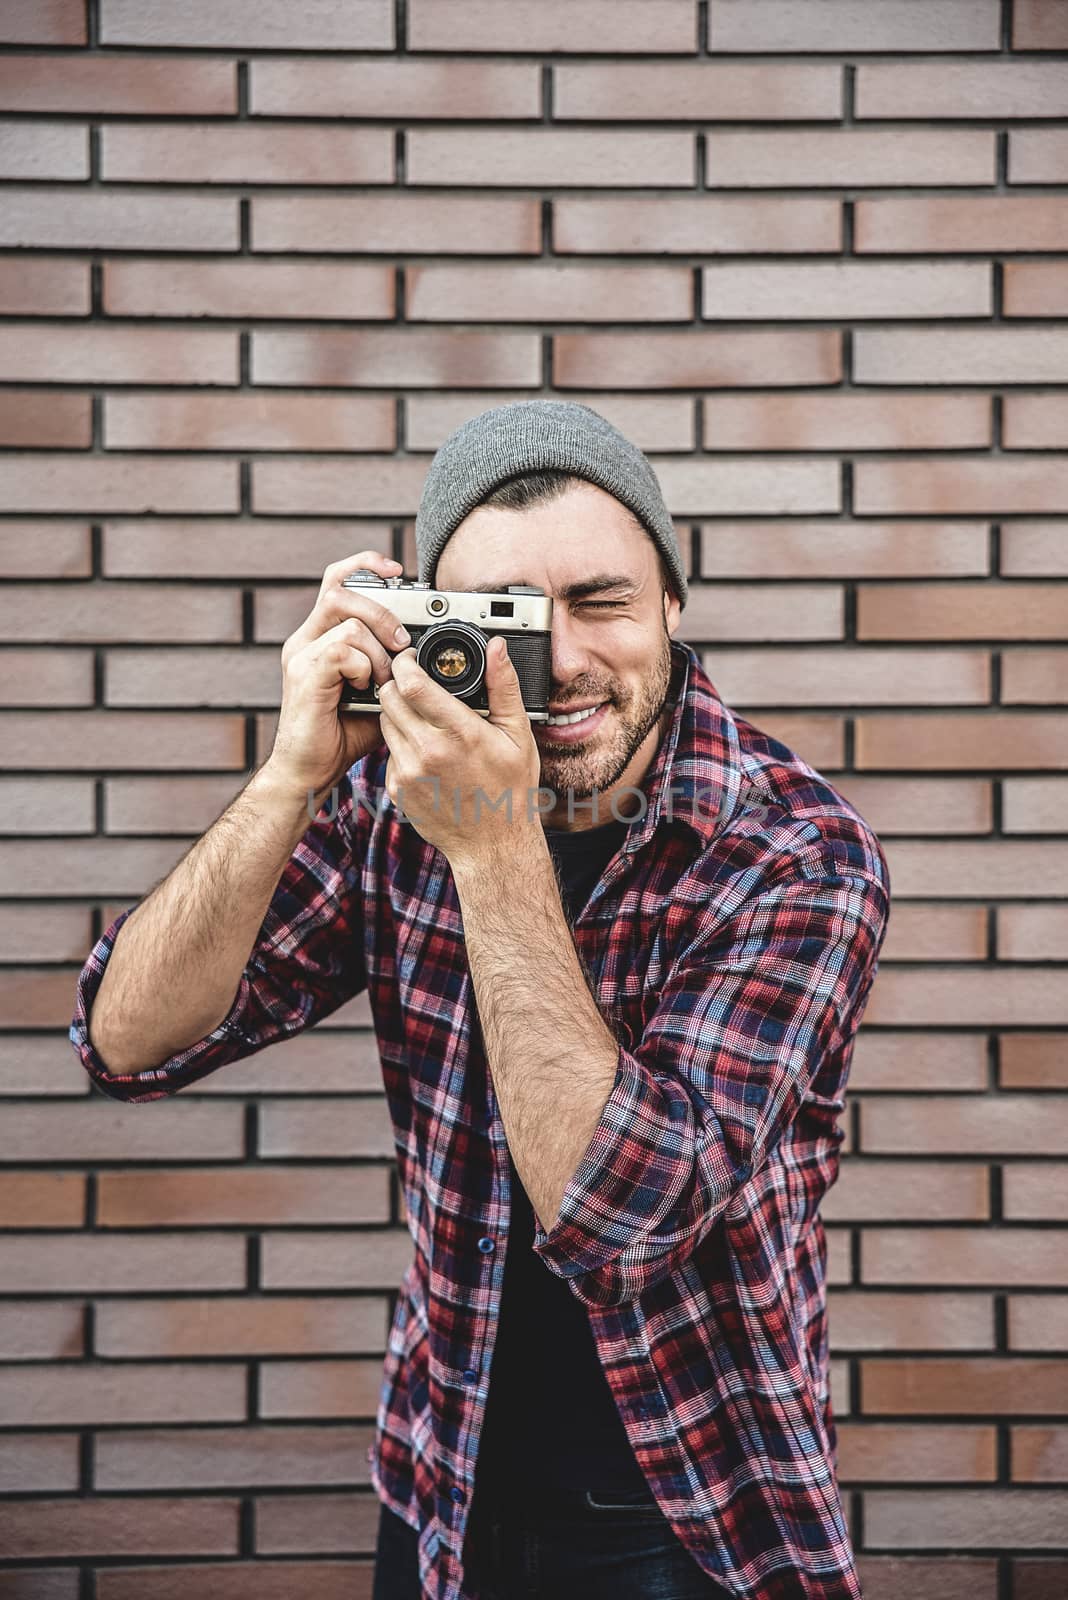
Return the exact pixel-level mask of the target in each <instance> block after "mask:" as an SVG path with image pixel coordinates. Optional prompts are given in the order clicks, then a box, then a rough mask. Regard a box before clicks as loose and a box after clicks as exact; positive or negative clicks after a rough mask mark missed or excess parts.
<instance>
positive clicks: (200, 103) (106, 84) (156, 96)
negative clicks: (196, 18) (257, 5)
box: [0, 54, 237, 116]
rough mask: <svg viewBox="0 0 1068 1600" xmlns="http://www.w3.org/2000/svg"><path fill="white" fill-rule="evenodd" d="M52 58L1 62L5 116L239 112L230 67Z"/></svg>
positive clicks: (171, 60)
mask: <svg viewBox="0 0 1068 1600" xmlns="http://www.w3.org/2000/svg"><path fill="white" fill-rule="evenodd" d="M57 65H58V63H57V59H56V57H55V56H53V55H43V54H42V55H28V54H20V55H17V56H7V57H5V58H3V59H0V104H2V105H3V106H4V109H5V110H7V111H62V112H64V113H69V112H72V111H83V112H85V111H88V112H104V113H107V112H117V113H119V114H120V115H124V114H128V113H135V112H138V111H144V112H148V113H149V114H150V115H151V116H191V115H195V114H201V115H208V116H220V115H223V116H224V115H225V114H226V113H227V112H231V111H236V110H237V76H236V73H235V70H234V64H233V62H231V61H210V60H204V61H197V60H195V59H192V58H189V57H186V58H183V57H181V56H170V57H168V58H166V59H165V60H153V59H152V58H151V57H146V58H142V59H137V58H136V57H135V58H128V57H123V56H96V55H89V54H86V55H84V56H63V57H62V70H61V71H57Z"/></svg>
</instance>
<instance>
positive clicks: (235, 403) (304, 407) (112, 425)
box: [104, 393, 396, 509]
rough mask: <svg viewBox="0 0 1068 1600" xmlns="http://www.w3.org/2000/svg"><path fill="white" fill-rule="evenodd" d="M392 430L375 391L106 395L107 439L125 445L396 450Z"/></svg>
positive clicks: (387, 406)
mask: <svg viewBox="0 0 1068 1600" xmlns="http://www.w3.org/2000/svg"><path fill="white" fill-rule="evenodd" d="M395 432H396V430H395V422H394V407H393V403H392V401H391V400H390V399H389V398H388V396H378V395H349V396H342V395H313V394H299V395H298V394H286V395H281V394H262V393H261V394H246V393H242V394H226V395H205V394H200V393H191V394H166V395H144V394H139V395H109V396H108V398H107V400H106V401H105V406H104V438H105V442H106V444H107V446H108V448H109V449H120V450H332V451H333V450H344V451H351V450H392V449H393V447H394V444H395V443H396V438H395ZM234 509H236V508H234Z"/></svg>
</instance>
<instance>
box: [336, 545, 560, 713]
mask: <svg viewBox="0 0 1068 1600" xmlns="http://www.w3.org/2000/svg"><path fill="white" fill-rule="evenodd" d="M342 587H343V588H345V589H355V590H357V591H360V590H362V591H364V592H366V593H367V594H370V595H371V596H372V598H373V599H375V600H377V602H378V604H379V605H382V606H385V607H386V608H387V610H389V611H391V612H392V613H393V615H394V616H395V617H396V619H397V621H398V622H403V624H404V626H405V627H406V628H407V630H408V632H409V634H410V635H411V640H412V645H413V646H414V648H415V658H416V660H417V661H418V663H419V665H420V666H421V667H422V669H423V671H424V672H426V673H427V674H428V675H429V676H430V677H431V678H433V680H434V682H435V683H440V685H441V687H442V688H443V689H447V690H448V692H449V693H450V694H454V695H456V696H457V697H458V698H459V699H461V700H463V702H464V704H465V705H468V706H470V707H471V709H472V711H477V712H478V713H479V715H480V716H483V717H486V716H489V699H488V695H487V690H486V649H487V646H488V645H489V642H490V640H491V639H492V638H493V636H494V634H498V633H501V634H503V635H504V638H505V643H506V645H507V649H508V654H509V656H510V657H511V660H512V664H513V666H514V667H515V670H516V675H517V677H518V678H519V687H520V690H521V691H522V695H523V705H524V707H525V709H526V713H527V716H528V717H529V718H530V720H531V722H545V721H546V720H547V719H548V716H549V690H550V680H551V634H552V617H553V603H552V598H551V597H550V596H549V595H547V594H546V593H545V591H544V589H537V588H534V587H531V586H529V585H527V584H521V583H512V584H509V586H508V588H507V589H502V590H501V591H500V592H497V591H496V590H495V591H494V592H492V593H489V592H487V593H485V594H483V593H481V592H478V591H473V590H469V589H459V590H457V589H435V588H434V587H433V586H432V585H431V584H429V583H416V582H408V581H406V580H405V579H403V578H380V577H379V576H378V574H377V573H376V572H369V571H367V569H366V568H364V567H361V568H359V569H358V570H357V571H356V572H350V573H349V575H348V577H347V578H343V579H342ZM338 709H339V710H340V711H358V712H372V713H375V712H377V711H378V685H377V684H376V683H375V682H374V680H373V679H372V681H371V682H370V683H369V684H368V686H367V688H366V689H357V688H356V686H355V685H354V684H348V685H346V687H345V688H344V689H343V690H342V692H341V701H340V704H339V707H338Z"/></svg>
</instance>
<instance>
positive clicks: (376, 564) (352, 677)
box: [264, 550, 409, 803]
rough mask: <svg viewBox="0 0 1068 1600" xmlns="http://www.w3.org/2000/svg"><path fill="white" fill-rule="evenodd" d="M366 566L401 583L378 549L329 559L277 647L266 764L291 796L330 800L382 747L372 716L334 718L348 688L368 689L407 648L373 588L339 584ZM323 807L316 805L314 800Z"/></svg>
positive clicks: (393, 565) (389, 670)
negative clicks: (278, 666)
mask: <svg viewBox="0 0 1068 1600" xmlns="http://www.w3.org/2000/svg"><path fill="white" fill-rule="evenodd" d="M361 567H366V568H367V569H369V570H370V571H371V572H376V573H377V574H378V575H379V577H382V578H395V577H399V576H400V574H401V572H402V571H403V568H402V567H401V564H400V562H399V561H394V560H392V559H391V558H390V557H389V556H383V555H380V554H379V553H378V551H377V550H362V551H361V552H360V554H359V555H355V556H348V557H346V559H345V560H344V561H335V562H333V563H332V565H331V566H329V567H327V569H326V571H325V572H324V573H323V581H322V584H321V585H320V588H319V595H318V598H317V599H316V602H315V605H314V606H313V608H312V610H311V613H310V614H309V616H308V617H307V618H306V619H305V621H304V622H302V623H301V625H300V627H299V628H298V629H297V630H296V632H295V633H292V634H290V636H289V638H288V639H287V640H286V642H285V644H284V645H283V646H282V706H281V710H280V712H279V716H278V729H277V732H276V734H275V740H274V745H273V747H272V749H271V753H270V755H269V756H268V758H267V761H266V762H265V763H264V766H265V768H269V769H270V771H271V773H272V774H273V775H274V776H275V777H276V778H278V779H279V780H280V781H281V782H283V783H284V784H285V785H286V787H287V788H289V789H290V790H291V791H292V792H293V793H294V794H300V795H306V794H307V791H308V790H309V789H311V790H313V791H314V793H315V795H316V796H317V797H324V798H325V796H326V795H327V794H329V791H330V789H331V788H332V787H333V785H334V784H335V783H336V782H337V781H338V779H339V778H341V777H342V776H343V775H344V774H345V773H346V772H347V771H348V769H349V768H350V767H351V766H352V764H353V762H355V761H359V760H360V758H361V757H362V756H365V755H367V754H368V752H369V751H371V750H373V749H374V748H375V746H376V745H378V744H380V743H381V742H382V733H381V729H380V726H379V720H378V715H377V713H360V714H356V713H353V712H349V711H346V712H340V711H339V710H338V705H339V703H340V700H341V694H342V690H343V688H344V686H345V684H346V683H350V684H353V685H355V687H356V688H358V689H366V688H368V687H369V685H370V683H371V680H372V678H373V679H374V681H375V682H376V683H378V684H383V683H385V682H386V681H387V679H388V678H390V677H391V676H392V657H393V655H395V654H397V653H398V652H399V651H401V650H403V649H404V647H405V645H406V644H407V643H408V642H409V640H408V638H407V635H404V637H402V638H400V639H398V638H397V636H396V630H397V626H398V624H397V619H396V617H395V616H394V614H393V613H392V612H391V611H389V610H388V609H387V608H386V607H385V606H383V605H379V603H378V601H377V600H375V599H373V598H372V595H373V593H374V591H373V590H368V591H359V590H356V589H345V588H343V587H342V582H341V580H342V579H343V578H345V577H347V576H348V574H349V573H350V572H356V571H357V570H358V569H359V568H361ZM320 803H321V799H320Z"/></svg>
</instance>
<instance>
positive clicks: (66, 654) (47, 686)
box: [0, 646, 93, 832]
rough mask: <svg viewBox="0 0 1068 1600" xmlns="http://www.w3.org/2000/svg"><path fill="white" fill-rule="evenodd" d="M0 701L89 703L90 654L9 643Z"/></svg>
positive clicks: (1, 666)
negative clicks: (24, 647)
mask: <svg viewBox="0 0 1068 1600" xmlns="http://www.w3.org/2000/svg"><path fill="white" fill-rule="evenodd" d="M0 702H3V704H5V706H54V704H59V706H91V704H93V656H91V654H90V651H88V650H51V651H45V650H18V648H11V646H8V648H6V650H3V651H0ZM8 814H10V813H8ZM14 832H21V829H14Z"/></svg>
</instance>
